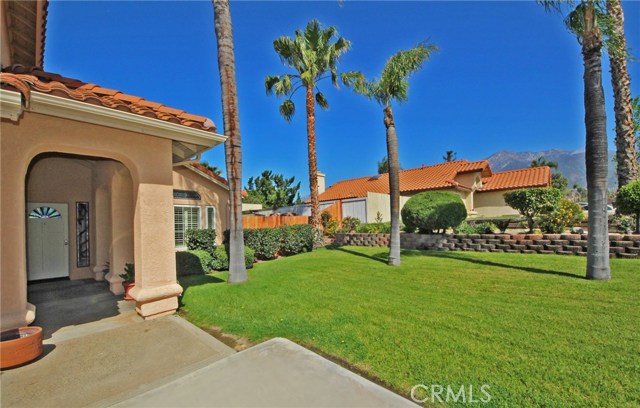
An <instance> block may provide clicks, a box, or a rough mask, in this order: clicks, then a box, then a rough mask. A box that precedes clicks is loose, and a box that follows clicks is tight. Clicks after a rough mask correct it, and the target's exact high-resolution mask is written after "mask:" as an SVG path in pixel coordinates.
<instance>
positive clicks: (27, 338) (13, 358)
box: [0, 326, 42, 369]
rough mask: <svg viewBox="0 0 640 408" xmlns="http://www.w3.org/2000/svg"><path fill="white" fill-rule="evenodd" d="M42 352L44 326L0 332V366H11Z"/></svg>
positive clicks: (15, 365)
mask: <svg viewBox="0 0 640 408" xmlns="http://www.w3.org/2000/svg"><path fill="white" fill-rule="evenodd" d="M40 354H42V328H41V327H37V326H33V327H20V328H17V329H13V330H7V331H3V332H2V333H0V368H1V369H5V368H11V367H17V366H19V365H22V364H25V363H27V362H29V361H32V360H34V359H35V358H37V357H38V356H39V355H40Z"/></svg>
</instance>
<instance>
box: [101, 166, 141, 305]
mask: <svg viewBox="0 0 640 408" xmlns="http://www.w3.org/2000/svg"><path fill="white" fill-rule="evenodd" d="M133 246H134V245H133V184H132V181H131V176H130V174H129V171H128V170H127V169H126V168H124V167H121V168H120V169H119V170H118V171H117V172H116V173H115V174H114V176H113V179H112V183H111V251H110V252H111V256H110V261H109V263H110V265H109V273H108V274H107V275H106V276H105V279H106V280H107V281H109V289H110V290H111V292H112V293H114V294H116V295H119V294H122V293H124V288H123V287H122V278H121V277H120V274H122V273H124V267H125V264H127V263H133V262H134V255H133V253H134V252H133V251H134V249H133Z"/></svg>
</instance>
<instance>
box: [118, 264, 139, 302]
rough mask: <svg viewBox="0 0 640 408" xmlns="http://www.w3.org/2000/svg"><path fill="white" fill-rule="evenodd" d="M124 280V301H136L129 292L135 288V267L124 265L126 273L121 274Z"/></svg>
mask: <svg viewBox="0 0 640 408" xmlns="http://www.w3.org/2000/svg"><path fill="white" fill-rule="evenodd" d="M120 277H121V278H122V279H123V282H122V286H123V287H124V300H134V299H133V298H132V297H131V295H129V291H130V290H131V289H132V288H133V287H134V286H135V284H136V282H135V280H136V269H135V265H134V264H132V263H128V264H125V265H124V273H121V274H120Z"/></svg>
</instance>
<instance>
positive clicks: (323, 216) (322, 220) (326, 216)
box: [320, 211, 333, 230]
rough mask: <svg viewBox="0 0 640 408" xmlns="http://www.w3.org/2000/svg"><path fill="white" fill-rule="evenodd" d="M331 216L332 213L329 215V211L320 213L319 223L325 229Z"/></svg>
mask: <svg viewBox="0 0 640 408" xmlns="http://www.w3.org/2000/svg"><path fill="white" fill-rule="evenodd" d="M332 218H333V215H331V213H330V212H329V211H323V212H321V213H320V223H321V224H322V227H323V228H324V229H325V230H326V229H327V224H328V223H329V221H330V220H331V219H332Z"/></svg>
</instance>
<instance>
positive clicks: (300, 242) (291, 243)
mask: <svg viewBox="0 0 640 408" xmlns="http://www.w3.org/2000/svg"><path fill="white" fill-rule="evenodd" d="M277 229H278V230H279V231H280V234H281V236H282V248H281V250H280V252H281V253H282V254H283V255H286V256H289V255H296V254H301V253H303V252H311V251H312V250H313V240H314V233H313V227H312V226H311V225H289V226H285V227H279V228H277Z"/></svg>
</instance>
